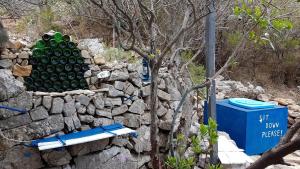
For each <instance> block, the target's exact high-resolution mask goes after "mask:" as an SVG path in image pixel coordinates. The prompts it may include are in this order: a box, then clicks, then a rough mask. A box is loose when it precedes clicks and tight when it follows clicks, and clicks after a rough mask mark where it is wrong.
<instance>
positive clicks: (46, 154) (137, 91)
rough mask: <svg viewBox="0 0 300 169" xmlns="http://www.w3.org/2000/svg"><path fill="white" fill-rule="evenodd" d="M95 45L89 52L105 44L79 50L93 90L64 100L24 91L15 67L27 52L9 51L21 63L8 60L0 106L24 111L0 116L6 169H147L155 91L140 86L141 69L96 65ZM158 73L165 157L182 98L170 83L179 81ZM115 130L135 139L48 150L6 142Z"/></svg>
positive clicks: (0, 162) (0, 155) (1, 163)
mask: <svg viewBox="0 0 300 169" xmlns="http://www.w3.org/2000/svg"><path fill="white" fill-rule="evenodd" d="M90 43H92V46H93V45H95V44H96V45H99V44H100V43H99V42H98V43H97V41H95V40H92V41H87V40H85V41H84V43H83V44H82V43H79V47H80V48H81V49H82V55H84V57H85V58H86V62H90V70H88V71H87V72H85V75H84V77H85V79H86V80H87V82H88V84H89V88H90V90H75V91H68V92H63V93H55V92H53V93H45V92H31V91H26V88H25V87H24V84H23V78H22V76H21V75H19V74H18V75H16V74H15V73H14V71H15V70H14V67H15V65H17V62H16V63H14V62H15V61H14V59H17V58H18V57H19V56H20V53H22V52H26V53H27V54H28V52H29V50H27V49H26V50H24V48H20V49H19V50H17V51H21V52H20V53H19V54H16V53H13V52H12V50H10V51H8V52H9V53H8V54H9V55H12V54H14V55H17V57H16V58H14V59H9V60H10V61H11V62H12V64H11V65H7V66H2V67H1V68H2V69H0V105H3V106H8V107H12V108H17V109H19V110H26V111H24V112H23V111H21V112H18V111H13V110H10V109H0V129H1V131H2V134H3V135H4V136H5V137H6V138H3V137H0V168H1V169H19V168H22V169H38V168H60V169H61V168H64V169H69V168H72V169H73V168H74V169H87V168H90V169H97V168H99V169H100V168H101V169H103V168H110V169H112V168H117V167H118V168H119V167H120V166H123V168H130V169H132V168H148V167H149V166H150V164H149V161H150V156H149V151H150V150H151V144H150V112H149V104H150V96H149V95H150V86H149V84H143V83H142V81H141V78H140V74H141V72H140V70H141V67H140V64H129V63H126V62H124V63H105V61H104V60H102V61H101V62H97V61H96V60H98V61H99V58H102V59H103V57H102V56H99V55H100V54H99V53H96V55H95V54H93V52H95V51H92V50H90V49H93V50H94V48H93V47H92V48H91V44H90ZM4 55H6V53H4ZM5 57H6V56H4V58H5ZM95 58H96V59H95ZM5 59H7V58H5ZM5 59H4V60H5ZM1 61H3V59H1ZM20 66H22V64H20ZM25 66H27V65H26V64H25ZM4 68H5V69H4ZM21 72H22V71H21ZM160 72H161V73H160V77H159V91H158V98H159V103H158V117H157V120H158V123H159V134H158V136H157V137H158V140H159V145H160V149H161V152H165V150H166V149H167V146H166V145H167V140H168V139H167V137H168V133H169V131H170V129H171V120H172V116H173V113H174V109H175V108H176V105H177V104H178V102H179V100H180V98H181V94H180V92H179V91H178V90H177V89H176V88H175V89H174V87H173V85H171V84H170V83H174V82H173V81H174V79H172V77H171V75H170V74H169V72H168V70H167V69H166V68H163V69H161V70H160ZM99 74H101V75H99ZM179 118H180V116H179ZM177 122H179V120H177ZM113 123H121V124H123V125H124V126H127V127H130V128H132V129H135V130H136V131H137V133H138V137H137V138H132V137H129V136H119V137H114V138H109V139H103V140H99V141H94V142H90V143H84V144H79V145H74V146H69V147H65V148H61V149H55V150H47V151H38V149H37V148H34V147H30V146H26V144H27V143H26V142H25V145H24V144H23V143H21V142H18V141H11V140H8V139H7V138H9V139H15V140H19V141H26V140H33V139H39V138H44V137H48V136H54V135H56V134H67V133H71V132H76V131H82V130H87V129H90V128H94V127H98V126H101V125H110V124H113ZM177 126H178V125H177Z"/></svg>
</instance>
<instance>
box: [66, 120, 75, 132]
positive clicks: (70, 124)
mask: <svg viewBox="0 0 300 169" xmlns="http://www.w3.org/2000/svg"><path fill="white" fill-rule="evenodd" d="M64 123H65V125H66V129H67V130H68V131H69V132H70V131H73V130H75V126H74V123H73V118H72V117H64Z"/></svg>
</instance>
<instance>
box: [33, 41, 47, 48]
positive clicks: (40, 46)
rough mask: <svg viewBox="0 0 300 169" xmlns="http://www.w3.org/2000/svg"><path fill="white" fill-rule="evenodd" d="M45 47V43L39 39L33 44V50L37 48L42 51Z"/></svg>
mask: <svg viewBox="0 0 300 169" xmlns="http://www.w3.org/2000/svg"><path fill="white" fill-rule="evenodd" d="M45 46H46V43H45V41H43V40H42V39H39V40H38V41H37V42H36V44H35V46H34V47H35V48H38V49H43V48H44V47H45Z"/></svg>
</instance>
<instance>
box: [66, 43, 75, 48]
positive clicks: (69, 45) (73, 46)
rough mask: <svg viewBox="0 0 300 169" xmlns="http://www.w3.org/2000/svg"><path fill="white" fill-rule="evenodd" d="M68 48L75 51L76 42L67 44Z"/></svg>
mask: <svg viewBox="0 0 300 169" xmlns="http://www.w3.org/2000/svg"><path fill="white" fill-rule="evenodd" d="M67 48H69V49H74V48H76V44H75V43H74V42H67Z"/></svg>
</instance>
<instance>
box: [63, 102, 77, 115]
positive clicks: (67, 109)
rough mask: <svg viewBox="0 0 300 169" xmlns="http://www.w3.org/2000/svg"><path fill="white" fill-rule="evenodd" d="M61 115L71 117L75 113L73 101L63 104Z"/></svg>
mask: <svg viewBox="0 0 300 169" xmlns="http://www.w3.org/2000/svg"><path fill="white" fill-rule="evenodd" d="M63 113H64V116H65V117H68V116H72V115H74V114H75V113H76V108H75V100H72V101H70V102H67V103H65V104H64V108H63Z"/></svg>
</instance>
